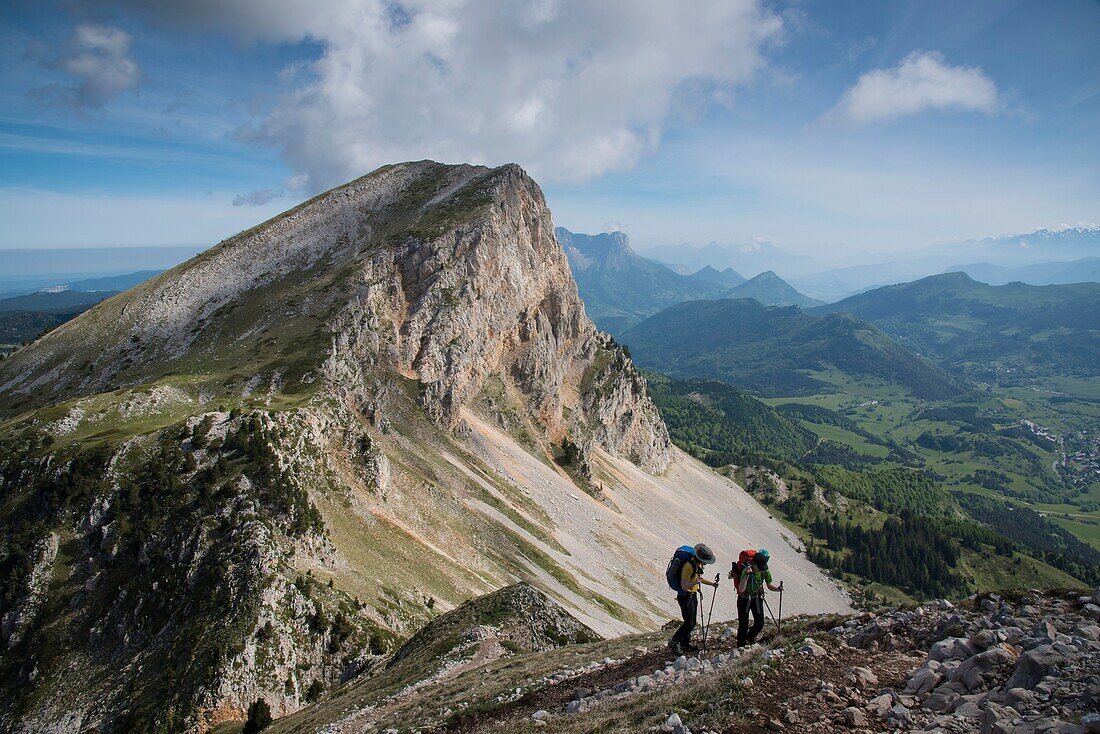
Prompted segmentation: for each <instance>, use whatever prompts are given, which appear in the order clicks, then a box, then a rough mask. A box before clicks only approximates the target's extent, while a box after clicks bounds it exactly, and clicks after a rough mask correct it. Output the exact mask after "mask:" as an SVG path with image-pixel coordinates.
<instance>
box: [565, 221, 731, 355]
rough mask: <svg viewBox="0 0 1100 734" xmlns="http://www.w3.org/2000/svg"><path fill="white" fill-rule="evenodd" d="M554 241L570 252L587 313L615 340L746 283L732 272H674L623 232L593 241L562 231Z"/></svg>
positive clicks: (710, 269) (594, 236) (583, 235)
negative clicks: (653, 318)
mask: <svg viewBox="0 0 1100 734" xmlns="http://www.w3.org/2000/svg"><path fill="white" fill-rule="evenodd" d="M554 235H555V236H556V237H557V239H558V242H559V243H561V246H562V249H564V250H565V255H566V257H567V259H568V260H569V267H570V269H571V270H572V271H573V278H574V279H575V280H576V281H577V289H578V291H579V292H580V296H581V299H582V300H583V301H584V307H585V311H587V312H588V315H589V317H590V318H591V319H592V320H593V321H595V322H596V325H597V326H599V327H600V328H601V329H603V330H605V331H609V332H611V333H612V334H617V333H619V332H621V331H622V330H623V329H625V328H627V327H629V326H631V325H632V324H635V323H637V322H638V321H641V320H642V319H643V318H645V317H646V316H650V315H652V314H655V313H657V312H658V311H660V310H661V309H663V308H665V307H667V306H671V305H673V304H675V303H682V302H683V301H688V300H691V299H693V298H712V297H718V296H720V295H722V294H723V293H725V292H726V291H728V290H729V289H730V287H731V286H732V285H737V284H738V283H741V282H743V281H744V280H745V279H744V278H742V277H741V276H740V275H739V274H738V273H736V272H734V271H732V270H726V271H719V270H716V269H714V268H702V269H701V270H700V271H699V272H698V273H695V274H694V275H681V274H680V273H676V272H673V271H672V270H671V269H670V268H669V267H667V266H666V265H662V264H661V263H659V262H656V261H654V260H650V259H649V258H645V257H642V256H641V255H639V254H638V253H636V252H635V251H634V250H633V249H631V247H630V243H629V241H628V240H627V236H626V235H625V234H623V233H622V232H609V233H603V234H596V235H588V234H581V233H578V232H570V231H569V230H568V229H565V228H564V227H558V228H556V229H555V230H554Z"/></svg>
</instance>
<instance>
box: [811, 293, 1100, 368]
mask: <svg viewBox="0 0 1100 734" xmlns="http://www.w3.org/2000/svg"><path fill="white" fill-rule="evenodd" d="M839 312H846V313H849V314H853V315H854V316H856V317H859V318H861V319H865V320H867V321H870V322H872V323H874V324H875V325H877V326H879V327H881V328H882V329H883V331H885V332H886V333H888V334H890V335H892V336H893V337H895V338H896V339H898V340H899V341H900V342H901V343H902V344H904V345H905V346H907V347H908V348H910V349H912V350H914V351H916V352H917V353H919V354H921V355H923V356H926V357H928V358H929V359H933V360H934V361H936V362H938V363H939V364H941V365H942V366H944V367H947V368H949V369H953V370H956V371H959V372H962V373H965V374H969V375H972V376H975V377H980V378H983V379H991V378H993V377H994V376H997V375H1001V376H1011V375H1021V376H1022V375H1028V374H1051V373H1057V374H1079V375H1087V376H1095V375H1096V367H1097V365H1098V364H1100V283H1077V284H1070V285H1047V286H1034V285H1027V284H1024V283H1011V284H1008V285H1000V286H991V285H986V284H985V283H979V282H977V281H975V280H973V279H972V278H970V277H969V276H968V275H967V274H966V273H947V274H944V275H936V276H931V277H928V278H922V279H921V280H917V281H915V282H912V283H903V284H900V285H892V286H886V287H884V288H877V289H875V290H872V291H868V292H866V293H861V294H859V295H855V296H852V297H850V298H846V299H844V300H842V301H839V302H837V303H831V304H828V305H826V306H820V307H817V308H814V309H811V311H810V313H812V314H816V315H829V314H836V313H839Z"/></svg>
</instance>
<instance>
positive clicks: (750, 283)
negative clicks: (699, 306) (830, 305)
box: [727, 270, 821, 308]
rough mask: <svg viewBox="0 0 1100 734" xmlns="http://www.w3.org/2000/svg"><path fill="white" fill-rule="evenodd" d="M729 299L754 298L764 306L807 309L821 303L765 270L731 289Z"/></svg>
mask: <svg viewBox="0 0 1100 734" xmlns="http://www.w3.org/2000/svg"><path fill="white" fill-rule="evenodd" d="M727 297H729V298H754V299H756V300H757V301H759V302H760V303H762V304H764V305H765V306H800V307H802V308H809V307H810V306H816V305H818V304H820V303H821V302H820V301H818V300H815V299H813V298H810V297H809V296H807V295H804V294H802V293H799V292H798V291H797V290H796V289H795V288H794V287H793V286H792V285H791V284H790V283H788V282H787V281H785V280H783V279H782V278H780V277H779V276H778V275H777V274H776V273H775V271H773V270H765V271H764V272H762V273H759V274H758V275H756V276H755V277H753V278H750V279H749V280H747V281H745V282H744V283H742V284H740V285H738V286H736V287H734V288H732V289H731V290H730V291H729V292H728V293H727Z"/></svg>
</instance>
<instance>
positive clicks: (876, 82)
mask: <svg viewBox="0 0 1100 734" xmlns="http://www.w3.org/2000/svg"><path fill="white" fill-rule="evenodd" d="M1000 107H1001V98H1000V95H999V94H998V92H997V85H996V84H994V82H993V80H992V79H990V78H989V77H988V76H986V74H985V72H984V71H982V69H981V68H979V67H977V66H950V65H949V64H948V63H947V62H946V61H945V60H944V58H943V55H942V54H940V53H937V52H935V51H926V52H916V53H912V54H910V55H909V56H907V57H906V58H905V60H904V61H902V62H901V64H900V65H898V66H895V67H894V68H892V69H875V70H873V71H869V72H867V73H866V74H863V75H862V76H860V78H859V79H858V80H857V81H856V83H855V85H854V86H852V88H851V89H849V90H848V91H847V92H845V93H844V97H843V98H842V99H841V100H840V103H839V104H838V105H837V107H836V108H835V109H834V112H838V113H840V114H842V115H844V116H845V117H847V118H848V119H850V120H852V121H854V122H860V123H864V122H875V121H877V120H887V119H891V118H895V117H902V116H904V115H915V114H917V113H919V112H923V111H925V110H968V111H975V112H995V111H996V110H997V109H999V108H1000Z"/></svg>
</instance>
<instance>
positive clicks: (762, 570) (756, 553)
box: [729, 548, 783, 647]
mask: <svg viewBox="0 0 1100 734" xmlns="http://www.w3.org/2000/svg"><path fill="white" fill-rule="evenodd" d="M769 560H771V554H769V553H768V551H767V549H765V548H761V549H759V550H753V549H749V550H743V551H741V553H740V555H739V556H738V557H737V563H735V564H734V565H733V567H732V568H731V569H730V573H729V577H730V578H731V579H733V583H734V584H736V586H737V646H738V647H744V646H745V645H751V644H752V643H753V642H755V641H756V636H757V635H758V634H760V630H762V629H763V628H764V604H765V601H764V589H765V587H766V588H768V589H770V590H772V591H778V592H780V597H779V598H780V599H782V598H783V597H782V592H783V583H782V582H780V584H779V586H776V585H775V584H774V582H773V579H772V572H771V570H769V569H768V561H769ZM750 612H751V613H752V628H751V629H750V628H749V613H750ZM779 614H780V617H782V614H783V608H782V606H780V608H779ZM778 626H779V623H778V622H776V627H778Z"/></svg>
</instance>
